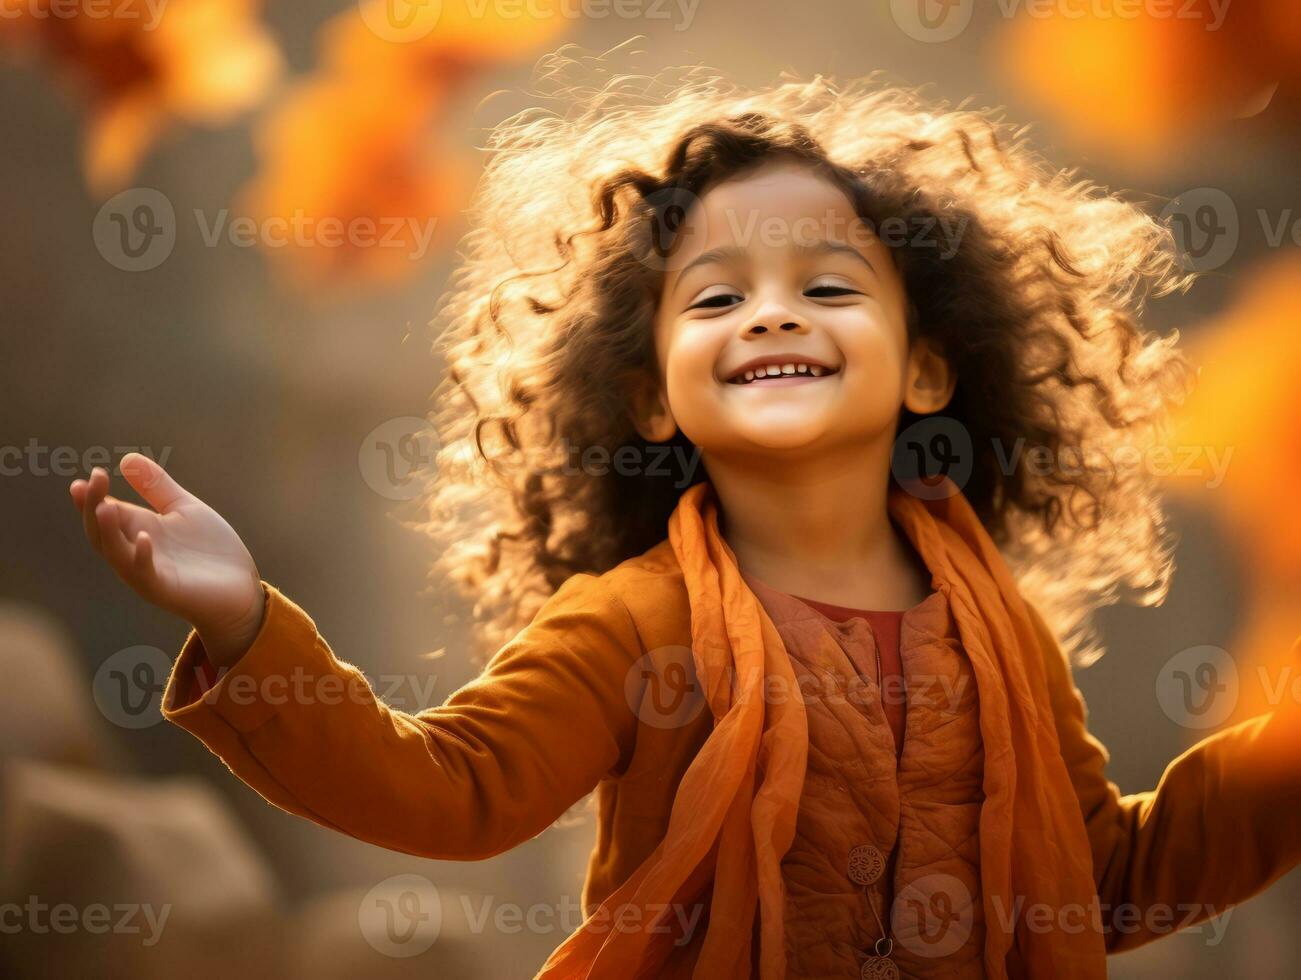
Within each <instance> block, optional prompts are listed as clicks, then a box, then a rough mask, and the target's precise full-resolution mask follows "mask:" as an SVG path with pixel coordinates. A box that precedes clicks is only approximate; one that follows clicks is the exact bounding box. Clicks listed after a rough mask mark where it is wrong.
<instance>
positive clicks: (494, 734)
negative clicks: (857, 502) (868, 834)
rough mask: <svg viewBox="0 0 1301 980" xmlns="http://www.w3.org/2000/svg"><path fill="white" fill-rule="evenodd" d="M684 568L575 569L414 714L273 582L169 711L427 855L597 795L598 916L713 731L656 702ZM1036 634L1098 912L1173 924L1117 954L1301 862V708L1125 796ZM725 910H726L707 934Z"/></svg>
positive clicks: (686, 629) (189, 657)
mask: <svg viewBox="0 0 1301 980" xmlns="http://www.w3.org/2000/svg"><path fill="white" fill-rule="evenodd" d="M924 557H925V556H924ZM681 565H682V563H681V561H680V560H679V553H678V552H675V550H674V548H672V547H670V542H669V541H665V542H662V543H661V544H659V545H657V546H656V547H654V548H652V549H650V550H649V551H648V552H647V553H646V554H644V555H642V556H638V557H636V558H633V559H630V560H628V561H626V562H624V563H622V564H621V565H619V566H618V567H616V568H614V569H612V570H610V571H609V572H607V573H605V574H603V575H590V574H580V575H575V576H574V577H572V578H571V579H569V580H568V581H567V582H566V583H565V584H564V585H563V586H562V587H561V588H560V589H559V590H558V591H557V592H556V593H555V594H554V595H553V596H552V597H551V598H550V599H549V600H548V601H547V603H546V604H545V605H544V607H543V608H542V609H541V611H540V612H539V613H538V615H537V616H536V617H535V619H534V620H533V622H532V623H531V624H529V625H528V626H527V627H526V628H525V629H523V630H522V631H521V632H520V633H519V634H517V635H516V637H515V638H514V639H512V640H511V641H510V642H509V643H507V644H506V645H505V646H504V647H503V648H502V649H501V650H500V651H498V653H497V654H496V655H495V656H494V657H493V658H492V660H491V661H490V662H489V664H488V665H487V667H486V668H485V670H484V671H483V673H482V674H481V675H480V676H479V677H477V678H476V679H475V680H473V681H471V682H470V683H468V684H466V685H465V686H464V687H462V688H461V689H459V690H458V691H456V692H455V693H453V694H452V695H451V696H450V697H449V698H448V699H447V701H446V702H445V703H444V704H443V705H441V706H439V707H436V708H431V709H427V710H424V711H421V712H419V713H418V714H414V715H413V714H406V713H404V712H401V711H397V710H394V709H391V708H389V707H387V706H386V705H384V704H383V703H382V702H380V701H379V700H378V699H377V698H376V697H375V695H374V693H373V692H372V690H371V688H370V687H369V685H368V684H367V682H366V680H365V677H364V676H363V675H362V673H361V672H360V671H359V670H358V669H357V668H356V667H354V666H352V665H350V664H348V663H346V662H345V661H342V660H340V659H338V658H337V657H336V656H335V655H334V654H333V653H332V651H331V650H330V648H329V646H328V645H327V644H326V642H325V640H324V638H323V637H322V636H321V635H320V633H319V632H318V631H317V629H316V627H315V624H314V623H313V622H312V620H311V619H310V618H309V617H308V615H307V614H306V613H305V612H303V610H301V609H300V608H299V607H298V606H296V605H295V604H294V603H293V602H291V601H290V600H289V599H288V598H286V597H285V596H284V595H283V594H282V593H281V592H279V590H277V589H276V588H275V587H273V586H271V585H269V584H267V583H263V584H264V588H265V590H266V593H267V600H268V601H267V611H266V617H265V621H264V623H263V625H262V628H261V631H260V632H259V634H258V636H257V638H256V639H255V641H254V643H253V645H252V646H251V648H250V649H249V650H248V651H247V652H246V653H245V655H244V656H243V657H242V658H241V659H240V660H239V661H238V662H237V663H236V664H235V665H234V667H233V668H231V669H230V670H229V671H227V672H226V673H224V674H223V676H222V677H221V678H220V680H219V681H218V682H217V684H216V685H215V686H214V687H213V688H212V689H211V690H209V691H208V692H207V693H206V694H205V695H203V696H202V697H197V696H196V694H195V691H194V683H193V682H194V678H195V673H196V670H197V668H198V667H199V664H200V662H201V660H202V659H204V658H203V652H202V647H201V645H200V643H199V640H198V637H197V634H195V633H193V632H192V633H191V634H190V636H189V637H188V638H187V640H186V642H185V644H184V646H183V648H182V651H181V655H180V657H179V658H178V659H177V662H176V664H175V666H174V669H173V672H172V675H171V676H170V678H169V680H168V684H167V688H166V691H165V693H164V700H163V709H162V710H163V715H164V717H165V718H166V719H167V720H168V721H170V722H172V723H174V724H176V725H178V726H180V727H182V728H184V729H186V730H187V731H189V732H191V733H192V734H194V735H195V736H197V737H198V738H200V739H201V740H202V741H203V742H204V743H205V744H206V745H207V746H208V747H209V748H210V749H211V750H212V751H213V752H214V753H215V754H216V755H218V756H219V757H220V758H221V759H222V761H223V762H225V764H226V765H227V766H228V767H229V768H230V769H231V771H232V772H234V773H235V774H236V775H237V776H239V777H240V778H241V779H242V780H244V781H245V782H247V783H248V784H249V785H250V786H252V787H253V788H254V789H255V790H257V792H259V793H260V794H261V795H262V796H263V797H264V798H266V799H267V800H268V801H270V802H271V803H273V804H275V805H276V806H278V807H280V808H282V809H284V810H286V811H288V812H290V813H294V814H298V815H299V816H303V817H306V818H308V819H310V820H313V821H315V822H316V823H319V824H321V825H323V826H326V827H330V828H333V829H335V830H339V831H341V832H343V833H346V834H349V835H350V836H353V837H356V838H358V839H361V840H365V841H369V842H371V843H375V844H379V845H381V846H383V847H387V848H391V849H394V850H398V851H403V852H406V853H411V854H416V855H420V856H423V857H429V858H436V859H460V860H472V859H478V858H485V857H489V856H492V855H495V854H498V853H501V852H503V851H505V850H508V849H509V848H511V847H513V846H515V845H516V844H519V843H521V842H523V841H526V840H528V839H530V838H532V837H533V836H535V835H536V834H538V833H540V832H541V831H543V830H544V829H546V828H547V827H548V826H549V825H550V824H551V823H552V822H553V821H554V820H555V819H556V818H557V817H559V816H560V815H561V814H562V813H564V811H565V810H566V809H568V808H569V807H570V806H571V805H572V804H574V803H575V802H576V801H578V800H580V799H581V798H583V797H584V796H585V795H586V794H587V793H589V792H590V791H592V790H593V789H595V790H596V791H597V794H598V805H599V810H598V826H597V839H596V846H595V848H594V850H593V853H592V855H591V859H590V862H589V866H588V873H587V878H586V881H585V884H584V889H583V906H584V911H585V913H589V914H590V913H593V912H595V911H597V910H598V908H599V907H600V906H601V903H602V902H603V901H605V900H606V899H608V898H609V897H610V896H611V895H613V894H614V893H615V892H616V891H618V890H619V889H620V888H621V886H626V885H627V884H628V883H629V881H630V879H632V878H633V876H634V875H635V874H636V873H637V872H638V870H639V869H641V868H643V865H644V864H645V863H646V860H647V858H648V857H649V856H650V855H651V854H652V852H654V851H655V850H656V848H657V847H658V846H659V845H660V844H661V843H662V842H663V841H664V840H665V837H666V833H667V831H668V828H669V822H670V815H671V812H672V810H673V804H674V800H675V797H676V795H677V793H678V789H679V787H680V784H681V783H682V780H683V777H684V775H685V774H686V773H687V770H688V768H689V767H690V766H691V764H692V762H693V761H695V760H696V758H697V756H698V754H699V753H700V751H701V749H702V747H703V746H704V745H705V743H706V741H707V740H708V739H709V737H710V735H711V733H713V732H714V730H715V728H716V725H715V717H714V715H713V714H711V711H710V710H699V706H698V705H697V706H696V707H695V708H693V707H692V701H691V700H690V699H685V700H684V699H682V698H673V697H670V698H668V699H667V700H666V699H665V698H663V697H655V695H654V692H652V690H651V686H652V685H651V684H649V683H648V678H650V677H655V678H658V679H659V680H660V681H663V682H671V683H679V684H681V683H683V678H684V677H685V678H688V681H687V683H688V685H689V682H690V671H689V668H690V665H691V663H692V659H691V657H692V653H691V647H692V643H693V636H695V637H696V639H697V640H698V638H699V633H698V631H697V632H696V633H694V634H693V628H692V626H693V617H692V607H691V600H690V598H689V595H688V589H687V584H686V582H685V580H684V572H683V569H682V567H681ZM928 565H929V562H928ZM941 584H943V583H941ZM1031 613H1033V611H1032V610H1031ZM699 618H700V617H699V616H698V617H697V620H699ZM1032 621H1033V624H1034V631H1035V637H1036V651H1035V652H1036V654H1037V655H1038V657H1039V658H1040V663H1039V665H1038V666H1037V667H1036V670H1038V669H1039V668H1041V669H1042V672H1043V678H1044V681H1045V684H1046V693H1047V698H1048V702H1049V704H1050V706H1051V714H1052V729H1053V731H1054V732H1055V739H1056V743H1057V744H1058V745H1059V746H1060V757H1061V760H1062V762H1063V764H1064V767H1065V771H1066V772H1067V773H1068V774H1069V783H1070V787H1071V788H1072V790H1073V793H1074V797H1075V799H1076V800H1077V801H1078V804H1079V818H1080V822H1081V823H1082V825H1083V828H1084V833H1085V834H1086V836H1084V837H1082V838H1081V839H1082V840H1085V841H1087V845H1088V847H1089V848H1090V850H1091V854H1090V855H1089V857H1088V859H1087V863H1088V864H1089V865H1091V868H1092V877H1093V883H1094V885H1095V886H1096V893H1097V897H1098V899H1099V900H1100V902H1101V904H1102V907H1103V909H1104V910H1105V909H1109V908H1115V907H1117V906H1119V905H1121V904H1129V905H1132V906H1134V907H1135V908H1136V909H1137V910H1138V911H1139V913H1142V912H1143V911H1145V910H1147V909H1149V908H1153V907H1158V906H1163V907H1165V908H1166V909H1168V910H1169V912H1168V913H1167V914H1165V915H1164V916H1163V917H1161V918H1150V917H1147V916H1141V915H1140V918H1139V921H1138V923H1137V924H1136V926H1135V927H1134V928H1132V929H1128V930H1124V931H1121V930H1111V931H1109V932H1108V933H1107V935H1106V948H1107V950H1108V951H1117V950H1121V949H1127V948H1131V947H1133V946H1137V945H1139V944H1141V943H1143V942H1146V941H1148V940H1150V939H1153V938H1156V937H1158V936H1159V935H1162V934H1164V933H1165V932H1167V931H1169V930H1170V929H1171V928H1175V927H1178V926H1182V925H1189V924H1192V922H1194V921H1197V919H1198V918H1200V917H1202V916H1204V914H1205V912H1209V911H1221V910H1224V909H1225V908H1227V907H1228V906H1230V905H1232V904H1235V903H1237V902H1240V901H1242V900H1244V899H1246V898H1248V897H1249V896H1250V895H1252V894H1254V893H1255V892H1257V891H1259V890H1260V889H1261V888H1263V887H1265V886H1266V885H1267V884H1269V883H1270V882H1271V881H1273V880H1274V879H1275V878H1277V877H1278V876H1280V875H1281V874H1283V873H1284V872H1285V871H1287V870H1288V869H1289V868H1291V867H1292V866H1293V865H1295V864H1296V863H1297V862H1298V860H1301V820H1298V818H1297V814H1298V813H1301V808H1299V805H1301V777H1298V772H1297V766H1296V765H1295V764H1294V763H1293V762H1292V754H1293V753H1294V751H1295V746H1296V745H1297V744H1299V743H1298V740H1297V734H1298V732H1299V731H1301V726H1299V725H1298V722H1297V714H1298V712H1296V711H1289V710H1280V711H1279V712H1277V713H1276V714H1275V715H1272V716H1267V717H1262V718H1258V719H1253V720H1251V721H1248V722H1244V723H1242V724H1239V725H1236V726H1234V727H1232V728H1229V729H1226V730H1224V731H1221V732H1219V733H1217V734H1215V735H1213V736H1211V737H1209V738H1207V739H1205V740H1203V741H1202V742H1201V743H1199V744H1198V745H1196V746H1194V747H1193V748H1191V749H1189V750H1188V751H1187V752H1185V753H1184V754H1183V755H1181V756H1180V757H1179V758H1178V759H1176V760H1175V761H1174V762H1173V763H1171V765H1170V766H1169V768H1168V769H1167V771H1166V773H1165V774H1164V776H1163V777H1162V779H1161V781H1160V784H1159V785H1158V787H1157V789H1156V790H1154V791H1152V792H1148V793H1142V794H1135V795H1132V796H1127V797H1122V796H1121V795H1120V794H1119V792H1118V789H1117V787H1116V786H1115V785H1114V784H1112V783H1110V782H1108V780H1107V779H1106V777H1105V775H1104V767H1105V764H1106V761H1107V754H1106V751H1105V749H1104V748H1103V747H1102V745H1101V744H1100V743H1098V742H1097V740H1096V739H1094V738H1093V737H1092V736H1091V735H1089V733H1088V731H1087V729H1086V725H1085V710H1084V705H1083V701H1082V699H1081V698H1080V696H1079V693H1078V691H1077V690H1076V688H1075V686H1074V684H1073V682H1072V680H1071V675H1070V672H1069V668H1068V666H1067V664H1066V662H1065V660H1064V658H1063V657H1062V655H1061V652H1060V649H1059V647H1058V646H1057V644H1056V642H1055V641H1054V639H1053V638H1052V636H1051V634H1050V633H1049V631H1048V630H1047V628H1046V627H1045V626H1044V624H1043V622H1042V620H1041V619H1040V618H1039V617H1038V616H1033V617H1032ZM696 625H697V627H699V625H700V624H699V622H697V623H696ZM771 626H772V624H771V622H770V621H769V622H767V624H766V627H765V630H767V629H770V628H771ZM774 635H775V634H774ZM673 663H678V664H680V665H681V666H682V667H683V668H686V672H685V673H684V672H683V671H675V670H674V669H672V664H673ZM666 664H668V665H669V669H666V666H665V665H666ZM675 679H676V680H675ZM981 696H982V700H981V711H982V712H983V711H985V710H986V704H985V700H984V699H985V692H984V691H982V692H981ZM647 705H650V706H651V707H650V708H649V709H648V707H647ZM666 705H667V706H668V714H667V715H666V714H665V713H664V709H665V706H666ZM675 705H676V707H675ZM1289 707H1290V706H1289ZM693 712H694V713H693ZM999 764H1000V763H998V761H997V760H995V766H997V765H999ZM986 768H987V770H989V769H990V764H989V762H988V760H987V763H986ZM993 771H996V772H997V771H1001V770H998V769H996V768H995V769H994V770H993ZM703 816H704V814H703V812H702V817H703ZM981 826H982V831H984V830H985V825H984V824H983V823H982V825H981ZM793 831H794V827H793V826H792V827H791V832H792V833H793ZM714 856H715V857H716V856H717V855H714ZM702 867H703V865H702ZM692 874H693V875H696V876H697V877H698V876H699V875H700V874H703V872H702V871H700V870H699V869H697V870H696V871H693V872H692ZM694 884H695V885H696V886H698V887H705V886H707V885H708V884H709V882H708V881H705V880H697V881H695V882H694ZM696 894H699V891H697V892H696ZM1012 900H1013V901H1015V897H1012ZM1194 904H1196V905H1198V906H1200V907H1201V908H1202V909H1203V910H1204V911H1203V912H1202V913H1201V914H1200V915H1198V916H1197V917H1195V918H1188V919H1185V918H1184V917H1183V916H1182V915H1181V914H1180V912H1179V911H1178V910H1180V909H1186V908H1189V907H1191V906H1193V905H1194ZM748 908H750V909H751V910H752V909H753V905H750V906H748ZM718 911H719V910H718V908H717V906H716V905H715V907H714V908H713V909H711V912H712V913H713V915H712V916H711V922H710V928H711V929H713V928H716V927H717V925H718V921H719V916H718V914H717V913H718ZM724 911H726V910H724ZM1003 914H1004V915H1006V914H1010V913H1009V911H1007V910H1006V909H1005V910H1004V912H1003ZM747 915H748V917H741V916H738V918H737V921H744V922H753V924H754V926H755V928H756V929H757V928H758V925H759V923H758V921H757V916H754V915H753V911H751V912H749V913H747ZM1172 918H1173V925H1172V921H1171V920H1172ZM986 924H987V926H988V928H989V932H990V934H991V939H990V942H991V944H992V943H994V942H995V941H996V937H995V936H994V934H995V933H997V932H999V930H998V929H997V928H995V926H996V925H997V923H996V922H994V921H993V920H991V918H990V917H989V916H988V915H987V916H986ZM728 927H729V928H736V922H729V923H728ZM586 928H588V929H591V928H601V926H600V924H599V923H598V924H596V925H593V923H591V922H589V923H587V924H586ZM604 928H605V929H606V930H607V931H610V930H612V929H614V928H615V927H614V926H611V925H609V924H606V925H605V926H604ZM1023 928H1024V926H1023V925H1022V924H1021V923H1018V924H1017V926H1016V928H1015V930H1013V929H1011V928H1009V930H1008V935H1007V937H1005V939H1004V940H1003V942H1004V947H996V948H1007V955H1006V962H1005V963H1004V962H1002V958H1001V957H1000V958H999V960H998V961H996V962H995V963H993V964H992V965H991V964H990V963H988V962H987V963H986V968H987V970H988V972H990V973H991V974H994V973H997V974H999V975H1001V974H1002V973H1003V969H1004V968H1005V970H1006V973H1007V975H1011V976H1020V975H1025V970H1026V965H1025V964H1024V963H1023V962H1022V960H1021V958H1020V948H1021V940H1022V939H1023V938H1024V936H1023V934H1022V933H1021V930H1022V929H1023ZM581 931H583V930H580V932H581ZM937 966H938V964H937ZM1089 969H1092V967H1091V966H1090V967H1089ZM555 975H572V976H579V975H584V974H583V973H582V972H580V971H578V970H576V969H574V970H571V971H570V972H563V971H560V972H557V973H556V974H555ZM603 975H619V974H608V973H607V974H603ZM623 975H627V974H623ZM1079 975H1085V971H1084V970H1082V971H1081V973H1080V974H1079Z"/></svg>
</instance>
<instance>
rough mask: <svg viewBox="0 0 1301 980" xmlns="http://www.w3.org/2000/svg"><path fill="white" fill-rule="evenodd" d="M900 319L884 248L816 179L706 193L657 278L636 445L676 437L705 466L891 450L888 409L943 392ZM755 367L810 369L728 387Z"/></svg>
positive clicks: (925, 402) (738, 183)
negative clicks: (878, 446)
mask: <svg viewBox="0 0 1301 980" xmlns="http://www.w3.org/2000/svg"><path fill="white" fill-rule="evenodd" d="M906 305H907V298H906V295H905V291H904V285H903V281H902V279H901V277H900V275H899V273H898V271H897V270H896V268H895V265H894V261H893V258H892V256H891V254H890V251H889V249H888V247H887V246H886V245H884V244H883V243H882V242H881V241H880V239H878V238H877V237H876V236H875V235H873V234H872V233H871V230H870V229H869V227H868V225H867V224H866V223H864V222H863V221H862V220H861V219H860V218H859V217H858V215H857V214H856V213H855V211H854V209H853V206H852V204H851V203H850V201H849V199H848V198H847V197H846V196H845V194H844V193H843V192H842V191H840V190H839V188H837V187H836V186H835V185H834V184H832V183H830V182H829V181H827V180H826V179H825V178H822V177H820V176H818V175H816V174H815V173H814V172H812V171H810V170H809V169H807V168H805V167H803V166H800V165H799V164H797V163H794V162H788V161H772V162H768V163H765V164H763V165H761V167H759V168H758V169H756V170H753V171H750V172H748V173H746V174H745V175H743V176H740V177H737V178H734V179H732V180H729V181H726V182H723V183H720V184H718V185H716V186H715V187H713V188H711V189H710V190H708V191H707V192H706V193H705V194H704V195H703V196H702V197H701V198H700V199H699V200H698V201H696V202H694V203H693V204H692V206H691V208H690V209H689V210H688V212H687V214H686V216H685V218H684V222H683V226H682V231H681V232H680V237H679V239H678V241H677V243H676V245H675V250H674V252H673V255H672V260H671V263H670V268H669V269H668V270H667V271H666V272H665V274H664V277H663V285H662V289H661V294H660V302H659V308H658V310H657V313H656V322H655V342H656V351H657V355H658V360H659V368H660V390H659V392H658V394H657V395H656V396H655V397H654V398H653V399H651V402H652V404H649V405H644V406H643V408H642V411H641V417H640V421H639V425H638V428H639V431H641V433H642V435H643V436H645V437H647V438H649V439H652V440H655V441H661V440H665V439H668V438H671V437H672V435H673V433H674V429H676V428H681V430H682V432H683V433H684V434H685V435H686V436H687V437H688V438H689V439H691V441H692V442H694V443H695V444H696V445H697V446H698V447H700V449H701V451H702V452H703V453H704V454H705V455H706V457H708V456H710V455H713V456H714V457H722V456H729V455H730V456H736V457H743V456H755V455H772V454H773V453H775V452H781V453H782V454H783V456H784V457H786V458H789V457H790V453H791V452H792V451H796V452H799V451H823V450H826V449H829V448H835V447H839V446H844V445H850V444H856V445H859V446H861V445H863V444H864V442H865V440H877V441H879V440H880V439H881V438H882V437H883V435H884V438H885V439H886V440H887V441H888V440H891V439H892V438H893V434H894V426H895V422H896V420H897V418H898V415H899V411H900V408H901V406H904V405H907V406H908V407H909V408H911V409H912V410H913V411H918V412H928V411H935V410H937V409H939V408H942V407H943V405H944V404H945V403H946V402H947V401H948V399H949V396H950V395H951V394H952V390H953V379H952V378H951V376H950V372H949V371H948V368H947V365H945V364H944V362H943V360H942V358H940V357H939V356H938V353H937V352H935V351H934V350H933V349H932V348H931V346H930V345H929V344H927V343H925V342H919V343H917V344H913V345H911V348H910V345H909V342H908V333H907V328H906V321H905V316H906V313H905V311H906ZM756 360H758V361H761V362H768V361H771V362H773V364H774V367H773V369H772V370H773V371H777V370H782V369H781V368H780V367H777V365H782V364H788V365H789V364H792V363H795V364H799V363H800V362H806V363H810V364H813V365H819V366H820V368H818V367H815V368H813V369H812V370H811V371H810V373H808V374H803V373H801V374H797V375H795V376H791V375H789V374H784V375H783V377H781V378H779V379H774V378H772V377H769V378H768V379H767V380H755V381H751V382H750V383H746V384H740V383H737V381H738V380H741V377H743V375H739V372H742V371H743V369H745V368H746V367H748V366H750V365H751V364H752V362H755V361H756ZM819 372H820V374H821V376H816V375H817V374H818V373H819Z"/></svg>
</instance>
